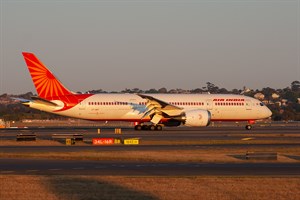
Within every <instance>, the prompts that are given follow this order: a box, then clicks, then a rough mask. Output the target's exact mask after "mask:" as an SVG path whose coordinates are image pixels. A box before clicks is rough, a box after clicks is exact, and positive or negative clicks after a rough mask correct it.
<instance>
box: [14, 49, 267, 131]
mask: <svg viewBox="0 0 300 200" xmlns="http://www.w3.org/2000/svg"><path fill="white" fill-rule="evenodd" d="M22 54H23V57H24V59H25V62H26V64H27V67H28V70H29V73H30V75H31V78H32V81H33V83H34V86H35V88H36V91H37V93H38V96H33V97H31V99H30V100H27V99H19V100H21V101H22V104H23V105H25V106H28V107H30V108H33V109H38V110H41V111H45V112H49V113H54V114H58V115H62V116H67V117H72V118H79V119H85V120H92V121H128V122H134V123H135V126H134V128H135V130H162V128H163V126H180V125H185V126H191V127H205V126H208V125H209V124H210V122H213V121H247V122H248V123H247V125H246V127H245V128H246V129H247V130H250V129H251V128H252V124H254V123H255V120H260V119H266V118H268V117H270V116H271V115H272V112H271V111H270V110H269V109H268V108H267V106H265V105H264V104H263V103H262V102H260V101H258V100H257V99H254V98H251V97H248V96H244V95H234V94H151V95H150V94H127V93H122V94H118V93H117V94H110V93H105V94H78V93H75V92H72V91H70V90H69V89H67V88H66V87H65V86H64V85H63V84H62V83H61V82H60V81H59V80H58V79H57V78H56V77H55V76H54V75H53V73H52V72H51V71H50V70H49V69H48V68H47V67H46V66H45V65H44V64H43V63H42V62H41V61H40V60H39V59H38V58H37V57H36V56H35V55H34V54H33V53H29V52H22ZM149 124H150V125H149Z"/></svg>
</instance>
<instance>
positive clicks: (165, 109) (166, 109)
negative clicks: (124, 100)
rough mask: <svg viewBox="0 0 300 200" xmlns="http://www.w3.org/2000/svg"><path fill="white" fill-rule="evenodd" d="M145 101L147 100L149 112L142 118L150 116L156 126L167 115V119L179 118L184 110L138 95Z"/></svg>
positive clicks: (150, 97) (147, 96)
mask: <svg viewBox="0 0 300 200" xmlns="http://www.w3.org/2000/svg"><path fill="white" fill-rule="evenodd" d="M138 95H139V96H140V97H142V98H143V99H146V100H147V104H146V108H147V111H146V112H145V114H144V115H143V117H142V118H145V117H147V116H150V118H151V122H152V123H154V124H157V123H159V121H160V120H161V119H162V118H163V117H164V116H166V115H167V117H170V118H172V117H175V116H179V115H180V114H181V113H182V108H180V107H177V106H174V105H171V104H169V103H167V102H164V101H162V100H160V99H157V98H154V97H152V96H149V95H144V94H138Z"/></svg>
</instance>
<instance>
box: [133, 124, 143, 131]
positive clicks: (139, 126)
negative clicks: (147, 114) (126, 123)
mask: <svg viewBox="0 0 300 200" xmlns="http://www.w3.org/2000/svg"><path fill="white" fill-rule="evenodd" d="M134 129H135V130H136V131H140V130H142V126H141V125H136V126H135V127H134Z"/></svg>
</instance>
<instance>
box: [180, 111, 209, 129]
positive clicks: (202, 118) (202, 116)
mask: <svg viewBox="0 0 300 200" xmlns="http://www.w3.org/2000/svg"><path fill="white" fill-rule="evenodd" d="M210 119H211V114H210V112H209V111H208V110H200V109H198V110H189V111H186V112H184V113H183V116H182V121H183V124H184V125H185V126H208V125H209V124H210Z"/></svg>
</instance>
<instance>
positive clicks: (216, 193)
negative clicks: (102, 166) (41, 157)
mask: <svg viewBox="0 0 300 200" xmlns="http://www.w3.org/2000/svg"><path fill="white" fill-rule="evenodd" d="M0 186H1V190H0V199H1V200H2V199H3V200H4V199H15V200H27V199H30V200H31V199H32V200H35V199H39V200H40V199H43V200H58V199H66V200H82V199H84V200H85V199H91V200H92V199H95V200H101V199H125V200H127V199H128V200H134V199H166V200H168V199H170V200H176V199H180V200H181V199H211V200H220V199H225V200H227V199H228V200H239V199H243V200H248V199H249V200H253V199H260V200H269V199H273V200H284V199H288V200H296V199H299V198H300V178H268V177H234V178H233V177H124V176H116V177H111V176H93V177H92V176H17V175H7V176H0Z"/></svg>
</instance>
